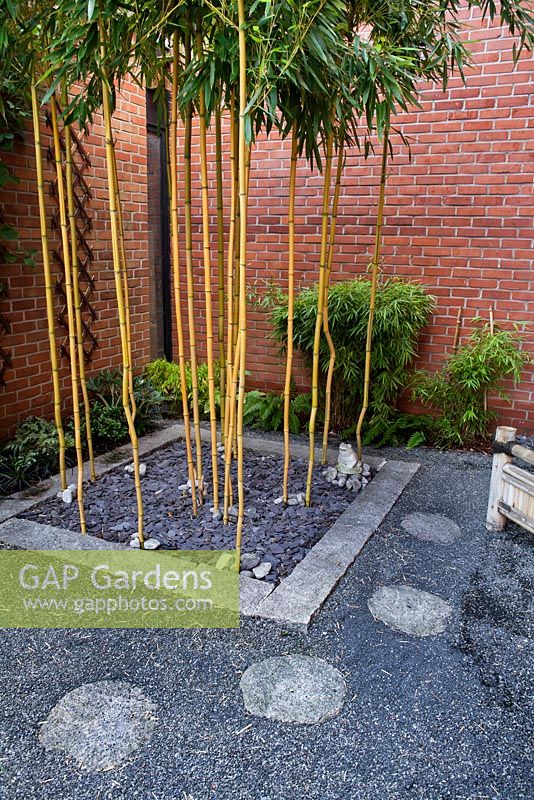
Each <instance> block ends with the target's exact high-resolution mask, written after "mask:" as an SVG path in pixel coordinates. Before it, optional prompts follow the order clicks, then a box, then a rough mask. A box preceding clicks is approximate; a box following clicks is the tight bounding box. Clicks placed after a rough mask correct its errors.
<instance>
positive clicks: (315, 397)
mask: <svg viewBox="0 0 534 800" xmlns="http://www.w3.org/2000/svg"><path fill="white" fill-rule="evenodd" d="M333 141H334V136H333V134H332V133H329V135H328V139H327V143H326V163H325V171H324V189H323V215H322V220H323V221H322V231H321V259H320V264H319V287H318V292H317V319H316V322H315V335H314V340H313V362H312V407H311V414H310V452H309V458H308V476H307V480H306V505H307V506H309V505H310V504H311V485H312V478H313V466H314V462H315V421H316V418H317V409H318V406H319V348H320V344H321V330H322V327H323V303H324V286H325V276H326V256H327V249H328V213H329V208H330V179H331V174H332V149H333Z"/></svg>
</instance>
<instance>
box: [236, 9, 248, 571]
mask: <svg viewBox="0 0 534 800" xmlns="http://www.w3.org/2000/svg"><path fill="white" fill-rule="evenodd" d="M237 11H238V24H239V395H238V401H237V493H238V501H239V506H238V517H237V531H236V569H237V570H238V571H239V566H240V561H241V537H242V532H243V520H244V514H245V490H244V482H243V455H244V452H243V450H244V448H243V409H244V401H245V376H246V353H247V305H246V301H247V297H246V267H247V166H246V156H247V145H246V137H245V122H246V109H247V40H246V33H245V22H246V18H245V3H244V0H237ZM248 172H249V174H250V169H249V170H248Z"/></svg>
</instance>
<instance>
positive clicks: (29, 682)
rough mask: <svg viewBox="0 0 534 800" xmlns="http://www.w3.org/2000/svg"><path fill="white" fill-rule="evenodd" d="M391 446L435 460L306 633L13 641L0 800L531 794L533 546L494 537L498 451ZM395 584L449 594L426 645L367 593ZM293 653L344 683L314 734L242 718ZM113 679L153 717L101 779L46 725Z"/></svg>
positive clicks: (7, 635) (515, 532)
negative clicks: (53, 714) (419, 531)
mask: <svg viewBox="0 0 534 800" xmlns="http://www.w3.org/2000/svg"><path fill="white" fill-rule="evenodd" d="M382 453H384V451H382ZM385 454H386V455H390V456H391V455H395V456H396V457H397V458H403V457H404V458H406V459H414V460H419V461H421V462H422V468H421V470H420V471H419V473H418V474H417V476H416V477H415V478H414V479H413V480H412V481H411V483H410V484H409V486H408V488H407V490H406V491H405V493H404V494H403V496H402V498H401V499H400V501H399V502H398V503H397V505H396V506H395V507H394V508H393V510H392V512H391V513H390V514H389V515H388V517H387V518H386V520H385V521H384V523H383V524H382V526H381V528H380V529H379V531H378V532H377V533H376V534H375V536H374V537H373V539H372V540H371V541H370V542H369V543H368V544H367V546H366V547H365V549H364V551H363V553H362V554H361V555H360V557H359V558H358V559H357V561H356V563H355V565H354V566H353V567H352V569H350V570H349V572H348V573H347V575H346V576H345V577H344V578H343V580H342V581H341V583H340V585H339V586H338V588H337V589H336V591H335V592H334V594H333V595H332V597H331V598H330V599H329V601H328V602H327V604H326V606H325V607H324V609H323V611H322V612H321V613H320V615H319V616H318V619H317V621H316V622H315V624H314V625H313V626H312V627H311V629H310V631H309V633H308V634H307V635H305V634H301V633H295V632H291V631H285V630H282V629H280V628H276V627H273V626H272V625H270V624H268V623H262V622H259V621H246V622H245V623H244V624H243V626H242V628H241V629H240V630H239V631H219V632H212V631H180V630H176V631H153V630H146V631H143V630H141V631H90V630H84V631H66V632H62V631H48V632H47V631H31V630H28V631H7V632H2V633H1V640H2V644H1V649H0V673H1V675H2V683H1V689H0V693H1V698H0V700H1V704H0V708H1V711H0V714H1V715H2V718H3V721H2V726H1V729H0V776H1V778H0V780H1V784H0V797H1V798H2V800H4V798H5V800H18V799H19V798H21V799H22V798H24V800H67V799H68V800H122V799H123V798H124V799H125V800H126V798H127V800H132V799H133V798H138V799H139V800H489V798H491V799H492V800H493V798H501V799H502V800H527V798H531V797H532V777H533V770H532V760H531V758H532V748H531V744H532V741H531V740H532V734H533V732H534V731H533V723H532V720H533V718H534V715H533V713H532V712H533V710H534V709H533V707H532V705H533V700H532V698H533V694H534V693H533V677H534V669H533V655H534V647H533V638H532V637H533V633H534V624H533V616H532V606H531V603H532V588H533V583H534V575H533V572H534V570H533V559H532V547H533V539H532V537H531V536H529V535H528V534H527V533H526V532H522V531H521V530H519V529H518V528H516V527H515V526H513V525H510V526H509V528H508V529H507V531H506V532H504V533H502V534H489V533H487V532H486V530H485V528H484V518H485V508H486V501H487V490H488V482H489V472H490V464H491V459H490V457H488V456H483V455H469V454H455V453H450V454H449V453H445V454H442V453H437V452H434V451H430V450H420V451H417V452H416V453H406V452H405V451H401V452H399V451H390V450H389V451H387V452H386V453H385ZM415 512H421V513H432V514H442V515H445V516H447V517H449V518H450V519H452V520H453V521H454V522H456V523H457V524H458V525H459V526H460V528H461V530H462V536H461V537H460V538H459V539H458V540H457V541H456V542H454V543H453V544H450V545H448V546H443V545H440V544H436V543H434V542H428V541H422V540H421V539H418V538H416V537H414V536H411V535H410V534H409V533H408V532H407V531H405V530H404V529H403V528H402V525H401V523H402V520H403V519H404V518H406V517H407V516H408V515H409V514H412V513H415ZM392 584H393V585H397V584H401V585H409V586H413V587H415V588H417V589H421V590H423V591H427V592H430V593H433V594H435V595H438V596H439V597H441V598H443V599H444V600H446V601H447V602H448V603H449V604H450V605H451V607H452V615H451V617H450V620H449V621H448V624H447V627H446V630H445V632H444V633H443V634H441V635H438V636H429V637H426V638H416V637H413V636H410V635H408V634H404V633H398V632H395V631H394V630H392V629H390V628H388V627H387V626H386V625H384V624H383V623H381V622H379V621H375V620H374V619H373V617H372V616H371V614H370V612H369V609H368V606H367V603H368V600H369V598H370V597H371V595H372V594H373V592H374V591H375V590H376V589H377V588H379V587H380V586H383V585H392ZM529 604H530V605H529ZM288 653H296V654H299V653H300V654H306V655H311V656H317V657H319V658H322V659H324V660H325V661H327V662H328V663H330V664H331V665H332V666H334V667H335V668H336V669H338V670H339V671H340V672H341V673H342V675H343V677H344V679H345V681H346V683H347V688H348V691H347V700H346V703H345V706H344V708H343V710H342V712H341V714H340V715H339V716H337V717H335V718H334V719H331V720H328V721H326V722H324V723H322V724H321V725H318V726H311V727H309V726H302V725H288V724H284V723H279V722H273V721H269V720H267V719H260V718H256V717H252V716H250V715H248V714H247V713H246V712H245V710H244V708H243V704H242V699H241V695H240V692H239V680H240V677H241V675H242V674H243V672H244V671H245V669H246V668H247V667H249V666H250V665H251V664H252V663H254V662H257V661H258V660H261V659H262V658H267V657H271V656H277V655H284V654H288ZM102 680H124V681H129V682H131V683H133V684H134V685H135V686H138V687H139V688H140V689H141V690H142V691H143V693H144V694H145V695H146V696H147V697H148V698H149V699H150V700H151V701H153V702H154V703H156V704H157V705H158V707H159V710H158V712H157V716H158V722H157V724H156V727H155V729H154V733H153V735H152V738H151V739H150V741H149V742H148V745H147V746H146V747H145V748H144V749H143V750H141V751H137V753H136V754H134V755H133V756H132V757H131V758H130V760H129V761H128V762H127V763H126V764H125V765H124V767H123V768H122V769H119V770H114V771H110V772H105V773H100V774H98V775H93V774H88V773H83V772H80V771H79V770H78V769H77V768H76V767H75V766H74V764H73V763H67V762H66V761H65V759H64V758H63V757H62V756H61V755H60V754H59V753H56V754H54V753H45V752H44V751H43V749H42V748H41V746H40V744H39V739H38V732H39V729H40V724H41V723H42V722H43V720H44V719H45V718H46V717H47V715H48V714H49V712H50V710H51V708H52V707H53V706H54V705H55V703H57V702H58V700H59V699H60V698H61V697H62V696H63V695H65V694H66V693H67V692H69V691H71V690H73V689H75V688H76V687H77V686H79V685H80V684H82V683H85V682H91V681H102Z"/></svg>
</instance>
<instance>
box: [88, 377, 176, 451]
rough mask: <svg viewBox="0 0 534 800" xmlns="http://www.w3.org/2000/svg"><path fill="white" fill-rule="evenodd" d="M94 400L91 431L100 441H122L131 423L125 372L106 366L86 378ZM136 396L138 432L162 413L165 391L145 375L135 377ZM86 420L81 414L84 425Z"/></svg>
mask: <svg viewBox="0 0 534 800" xmlns="http://www.w3.org/2000/svg"><path fill="white" fill-rule="evenodd" d="M87 389H88V390H89V392H90V394H91V395H92V397H93V398H94V399H92V402H91V431H92V434H93V437H94V439H95V441H97V442H99V443H100V444H111V445H114V444H119V443H120V442H122V441H124V440H125V439H126V438H127V437H128V423H127V422H126V418H125V415H124V409H123V406H122V373H121V372H120V370H103V371H102V372H99V373H98V374H97V375H94V376H93V377H91V378H90V379H89V380H88V381H87ZM134 398H135V403H136V406H137V411H136V415H135V429H136V431H137V433H138V434H139V435H142V434H143V433H145V431H146V430H147V429H148V428H149V427H150V426H151V424H152V423H153V422H154V420H155V419H156V418H157V417H158V416H159V413H160V405H161V403H162V400H163V398H162V395H161V394H160V392H159V391H158V390H157V389H156V388H155V386H154V384H153V383H152V381H150V379H149V378H148V377H147V376H146V375H136V376H135V377H134ZM83 427H84V420H83V414H82V428H83Z"/></svg>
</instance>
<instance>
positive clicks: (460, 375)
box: [412, 319, 530, 445]
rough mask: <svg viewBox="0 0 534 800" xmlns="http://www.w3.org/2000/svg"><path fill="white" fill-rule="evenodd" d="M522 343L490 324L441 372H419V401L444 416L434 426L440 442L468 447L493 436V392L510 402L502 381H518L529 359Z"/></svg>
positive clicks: (415, 379) (415, 391)
mask: <svg viewBox="0 0 534 800" xmlns="http://www.w3.org/2000/svg"><path fill="white" fill-rule="evenodd" d="M474 322H480V320H478V319H476V320H474ZM520 345H521V337H520V336H519V335H518V334H517V332H516V331H502V330H499V329H497V328H495V330H494V331H493V332H492V331H491V329H490V326H489V324H487V323H486V324H484V325H482V327H479V328H476V329H475V330H474V332H473V333H472V334H471V336H470V338H469V340H468V341H467V342H466V344H464V345H463V346H462V347H460V348H459V349H458V351H457V352H456V353H454V354H453V355H451V356H450V357H449V358H448V359H447V361H446V363H445V365H444V367H443V369H442V370H441V371H440V372H427V371H426V370H419V371H417V372H416V373H415V375H414V377H413V390H412V391H413V397H414V399H417V400H420V401H421V402H422V403H423V404H424V405H426V406H429V407H430V408H432V409H435V410H437V411H438V412H439V416H438V417H436V418H435V419H434V428H433V430H434V435H435V438H436V443H438V444H460V445H466V444H469V443H472V442H473V441H474V440H476V439H478V438H480V437H487V436H488V434H489V425H490V423H492V422H493V421H494V420H495V418H496V415H495V413H494V412H493V411H489V410H488V409H487V404H486V398H487V396H488V394H489V393H491V394H496V395H498V396H499V397H501V398H502V399H504V400H507V399H508V394H507V392H506V391H504V389H503V388H502V386H501V382H502V381H503V380H505V379H506V378H513V379H514V380H519V378H520V377H521V372H522V370H523V368H524V367H525V365H526V364H527V363H528V362H529V361H530V359H529V356H528V355H527V354H526V353H524V352H522V351H521V349H520Z"/></svg>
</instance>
